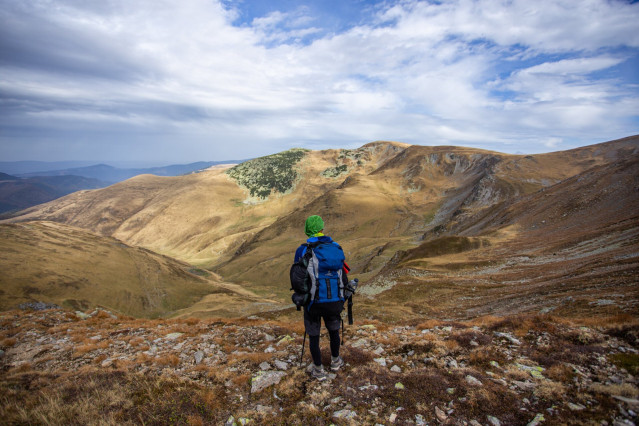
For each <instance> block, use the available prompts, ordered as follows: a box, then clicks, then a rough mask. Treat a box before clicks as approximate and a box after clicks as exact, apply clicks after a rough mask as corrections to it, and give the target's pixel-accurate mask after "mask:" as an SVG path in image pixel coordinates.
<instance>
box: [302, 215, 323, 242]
mask: <svg viewBox="0 0 639 426" xmlns="http://www.w3.org/2000/svg"><path fill="white" fill-rule="evenodd" d="M322 229H324V221H323V220H322V218H321V217H319V216H317V215H313V216H309V217H308V219H306V225H305V226H304V232H305V233H306V235H308V236H309V237H312V236H313V235H315V234H317V233H318V232H319V231H321V230H322Z"/></svg>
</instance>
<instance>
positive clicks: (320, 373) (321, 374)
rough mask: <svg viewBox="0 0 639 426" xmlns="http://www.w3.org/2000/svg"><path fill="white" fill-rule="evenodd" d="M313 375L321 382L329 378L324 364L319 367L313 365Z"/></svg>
mask: <svg viewBox="0 0 639 426" xmlns="http://www.w3.org/2000/svg"><path fill="white" fill-rule="evenodd" d="M311 376H312V377H313V378H315V379H317V380H318V381H320V382H323V381H324V380H326V379H327V378H328V374H326V371H324V366H323V365H320V366H319V367H318V366H317V365H313V369H312V370H311Z"/></svg>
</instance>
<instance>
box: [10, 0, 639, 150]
mask: <svg viewBox="0 0 639 426" xmlns="http://www.w3.org/2000/svg"><path fill="white" fill-rule="evenodd" d="M361 13H362V15H360V16H359V17H357V19H354V18H351V19H353V22H357V24H354V23H352V24H350V25H342V27H344V28H346V29H345V30H343V31H340V32H333V31H329V29H328V27H326V26H324V25H323V22H322V21H321V20H320V19H318V17H317V14H316V11H314V10H311V9H310V8H307V7H297V8H295V9H293V10H284V9H282V10H273V11H270V12H268V13H266V14H265V15H263V16H258V17H255V18H253V19H251V20H249V21H242V22H239V20H238V17H239V16H240V15H241V12H240V10H239V9H235V6H234V3H233V2H224V3H220V2H217V1H213V0H184V1H182V2H179V3H177V2H174V1H169V0H154V1H151V0H140V1H135V2H128V1H124V0H111V1H105V2H85V1H80V0H58V1H56V2H46V1H34V2H13V1H9V0H0V24H1V25H0V108H2V112H3V114H2V116H1V117H0V144H1V145H0V155H3V156H5V158H8V157H6V156H7V155H11V156H13V157H14V159H26V158H34V159H37V158H36V156H38V153H39V152H44V151H43V145H46V144H50V145H55V146H56V147H58V148H60V154H59V155H60V159H77V158H93V157H94V156H92V155H91V153H92V152H93V153H94V155H99V156H103V155H112V156H128V157H130V156H132V155H137V156H144V155H147V156H157V157H158V159H160V157H161V156H162V155H164V156H167V155H168V156H172V157H173V158H176V159H177V158H180V159H181V161H191V160H196V159H223V158H247V157H252V156H255V155H262V154H269V153H272V152H276V151H279V150H281V149H286V148H288V147H290V146H300V145H303V146H308V147H312V148H323V147H353V146H358V145H361V144H363V143H366V142H368V141H370V140H377V139H393V140H401V141H405V142H409V143H427V144H470V145H473V146H478V147H487V148H491V149H502V150H507V151H511V152H515V151H528V152H531V151H540V150H544V149H547V148H548V147H549V146H552V147H553V148H559V149H561V148H564V147H569V145H567V144H568V143H572V144H574V143H578V144H585V143H593V142H597V141H603V140H607V139H612V138H614V137H621V136H627V135H628V134H630V133H636V132H637V128H638V123H639V118H638V115H639V114H638V111H639V105H638V102H637V101H636V99H638V98H639V96H637V95H638V92H639V90H638V88H637V86H636V85H634V83H633V82H632V81H628V80H627V79H624V78H623V77H620V76H619V75H615V72H614V70H615V69H616V68H617V67H619V66H621V65H623V64H624V63H625V62H626V61H629V60H635V59H636V58H637V57H638V56H639V49H638V48H639V33H638V32H637V31H636V24H635V22H637V19H639V4H636V3H635V4H629V3H627V2H623V1H618V0H613V1H607V0H585V1H583V2H580V3H579V7H575V5H574V2H570V1H564V0H539V1H535V2H530V1H521V0H509V1H506V0H451V1H446V2H427V1H414V0H403V1H397V2H390V3H386V2H382V3H379V4H378V5H377V6H376V7H373V8H366V9H362V12H361ZM331 28H334V26H333V27H331ZM114 134H116V135H117V137H118V138H120V139H119V140H120V141H121V142H118V143H113V142H111V139H110V137H111V136H110V135H114ZM20 141H23V142H24V146H25V147H27V148H25V149H23V151H22V154H21V158H19V157H20V154H19V152H20V149H19V148H18V147H19V145H20V144H21V142H20ZM33 141H39V142H38V143H37V144H35V143H34V142H33ZM53 141H55V142H53ZM65 141H66V142H65ZM126 141H129V143H126ZM548 141H551V142H552V144H551V145H548V143H549V142H548ZM71 142H72V143H71ZM66 143H68V145H66ZM65 146H66V147H68V148H67V149H65V148H64V147H65ZM8 147H11V148H10V149H9V148H8ZM114 147H115V148H117V150H114V149H112V148H114ZM158 147H161V148H162V150H160V149H158ZM163 150H164V151H163ZM45 151H47V152H48V151H49V150H45ZM80 155H82V156H84V157H80Z"/></svg>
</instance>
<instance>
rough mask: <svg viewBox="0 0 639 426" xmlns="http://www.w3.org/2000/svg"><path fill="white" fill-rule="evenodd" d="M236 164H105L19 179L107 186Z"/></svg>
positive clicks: (225, 162)
mask: <svg viewBox="0 0 639 426" xmlns="http://www.w3.org/2000/svg"><path fill="white" fill-rule="evenodd" d="M227 163H237V161H199V162H196V163H190V164H174V165H170V166H164V167H150V168H134V169H121V168H117V167H113V166H109V165H107V164H95V165H91V166H85V167H78V168H70V169H61V170H48V171H38V172H32V173H23V174H19V175H18V176H20V177H34V176H65V175H75V176H83V177H86V178H92V179H98V180H101V181H104V182H108V183H109V184H113V183H116V182H121V181H123V180H126V179H130V178H132V177H134V176H137V175H143V174H153V175H156V176H179V175H183V174H187V173H192V172H196V171H200V170H204V169H207V168H209V167H212V166H215V165H219V164H227Z"/></svg>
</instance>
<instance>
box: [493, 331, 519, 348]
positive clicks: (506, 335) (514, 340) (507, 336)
mask: <svg viewBox="0 0 639 426" xmlns="http://www.w3.org/2000/svg"><path fill="white" fill-rule="evenodd" d="M494 334H495V336H497V337H503V338H504V339H506V340H508V341H509V342H510V343H513V344H515V345H521V341H519V340H518V339H517V338H515V337H514V336H513V335H511V334H509V333H501V332H498V331H495V332H494Z"/></svg>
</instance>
